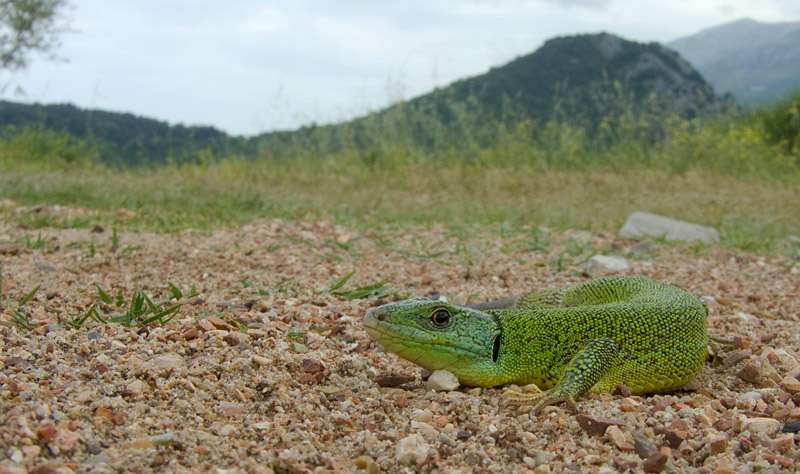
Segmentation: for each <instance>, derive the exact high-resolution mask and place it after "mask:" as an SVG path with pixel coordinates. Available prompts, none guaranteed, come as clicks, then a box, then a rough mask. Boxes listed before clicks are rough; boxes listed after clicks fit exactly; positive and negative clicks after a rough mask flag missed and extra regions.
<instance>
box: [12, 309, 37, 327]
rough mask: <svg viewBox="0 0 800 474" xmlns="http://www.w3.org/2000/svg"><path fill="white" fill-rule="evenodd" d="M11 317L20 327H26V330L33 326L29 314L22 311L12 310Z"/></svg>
mask: <svg viewBox="0 0 800 474" xmlns="http://www.w3.org/2000/svg"><path fill="white" fill-rule="evenodd" d="M11 319H12V320H13V321H14V324H16V325H17V326H18V327H19V328H20V329H25V330H26V331H30V330H31V329H32V328H33V325H32V324H31V321H30V319H28V315H26V314H24V313H20V312H19V311H17V310H15V309H14V310H11Z"/></svg>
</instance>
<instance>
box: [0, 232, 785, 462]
mask: <svg viewBox="0 0 800 474" xmlns="http://www.w3.org/2000/svg"><path fill="white" fill-rule="evenodd" d="M95 231H96V232H92V231H91V230H61V229H43V230H42V231H41V233H40V231H38V230H36V231H31V230H27V229H21V228H18V227H16V226H14V225H13V224H11V223H10V222H8V221H0V261H2V262H3V270H2V275H3V277H4V285H3V292H2V295H3V302H2V304H0V306H2V307H3V308H5V309H4V310H3V312H2V314H1V315H0V334H2V339H1V340H0V354H2V355H0V364H2V367H3V369H2V373H1V374H0V445H2V448H3V450H2V452H0V454H2V460H0V473H3V472H26V470H33V471H34V472H39V473H45V472H55V470H58V471H59V472H73V471H74V472H116V471H132V472H144V471H149V470H159V471H172V472H183V471H188V472H215V470H216V472H272V471H275V472H292V473H303V472H326V470H327V471H338V472H348V471H352V470H354V469H355V468H356V467H359V468H363V469H365V470H367V471H368V472H378V470H379V469H380V470H381V471H386V472H404V471H408V472H412V471H417V470H421V471H427V472H430V471H442V470H446V471H447V472H529V471H534V472H561V471H563V470H565V469H570V470H574V471H576V472H577V471H581V472H591V471H594V472H614V471H616V470H624V469H628V468H633V469H634V470H639V469H643V468H645V469H653V470H655V471H658V470H666V471H669V470H671V469H676V470H681V469H688V470H690V471H691V470H693V469H699V468H702V469H703V470H704V471H705V472H719V473H726V472H730V473H733V472H751V471H758V470H760V469H768V470H775V471H777V470H781V469H785V470H792V469H796V468H797V466H798V463H800V452H798V450H797V442H796V438H795V437H796V436H797V435H796V434H792V433H784V432H781V429H783V428H787V429H791V428H792V427H795V428H796V423H797V422H798V421H800V408H798V406H800V387H799V386H800V381H798V380H797V378H795V377H793V375H797V374H798V372H799V371H800V369H798V360H800V357H799V356H798V353H799V352H800V336H798V333H800V331H798V329H797V327H798V314H800V303H799V302H798V301H799V299H798V296H799V295H800V271H799V268H798V266H797V265H795V266H794V267H792V266H791V265H790V262H788V261H786V260H781V259H768V258H762V257H758V256H753V255H747V254H739V253H734V252H731V251H729V250H722V249H705V250H703V249H700V250H699V251H697V252H693V251H692V250H691V249H688V248H683V249H681V248H675V247H670V246H664V245H661V244H658V243H644V244H642V243H637V242H628V241H622V240H617V239H615V238H614V237H613V236H610V235H593V236H590V235H587V234H586V233H575V234H571V233H567V234H565V235H551V236H549V237H548V238H546V239H543V241H544V243H542V242H543V241H542V240H540V239H537V238H534V237H531V236H527V237H526V236H514V237H508V238H502V237H499V236H498V235H496V234H489V233H486V234H481V235H477V236H472V237H464V236H463V235H461V236H459V235H460V234H454V233H453V232H451V231H450V230H448V229H444V228H441V227H433V228H418V229H415V230H411V231H408V232H407V233H406V234H403V235H397V236H391V234H390V233H388V232H383V233H382V232H377V231H376V232H374V233H371V234H370V235H366V236H356V235H353V234H352V233H351V232H349V231H348V230H347V229H341V228H337V227H335V226H332V225H329V224H325V223H319V224H302V223H282V222H277V221H269V222H260V223H255V224H251V225H247V226H243V227H240V228H235V229H225V230H220V231H218V232H215V233H213V234H211V235H203V234H199V233H190V232H186V233H181V234H173V235H166V234H146V233H128V232H121V233H120V234H119V235H118V236H117V237H116V238H115V237H114V236H113V234H112V232H111V231H110V230H109V229H105V230H104V231H103V232H99V231H100V229H95ZM26 236H27V243H25V242H24V239H25V237H26ZM540 237H541V236H540ZM14 242H18V243H16V244H14ZM19 242H22V243H19ZM115 244H116V245H115ZM112 245H115V247H116V248H112ZM29 247H34V248H29ZM593 249H599V250H601V251H606V252H608V251H611V250H616V251H617V252H618V253H622V254H627V255H628V256H629V257H632V258H631V260H630V261H631V265H632V269H631V270H630V271H628V272H627V273H630V274H636V275H643V276H648V277H653V278H658V279H662V280H665V281H668V282H670V283H673V284H675V285H677V286H679V287H681V288H684V289H686V290H687V291H690V292H693V293H695V294H698V295H701V296H703V297H704V298H705V300H706V301H707V302H708V304H709V307H710V310H711V316H710V330H711V331H712V332H714V333H716V334H720V335H725V336H731V335H737V336H741V337H740V338H737V344H736V345H735V346H734V347H720V346H718V345H713V346H712V354H711V355H710V356H709V362H708V364H707V367H706V369H705V371H704V373H703V374H702V375H701V376H700V377H699V378H698V379H697V383H695V384H694V391H681V392H677V393H674V394H669V395H663V396H659V395H657V396H648V397H636V396H628V397H625V396H622V395H615V396H612V395H591V396H588V397H585V398H583V399H582V400H581V401H580V402H579V405H580V407H581V409H582V415H581V416H577V417H576V416H575V415H573V414H571V413H569V412H567V411H566V410H565V409H564V408H563V407H551V408H547V409H545V410H544V412H543V413H542V414H541V415H540V416H538V417H532V416H530V415H529V414H528V413H527V412H526V410H525V409H520V410H518V409H516V408H513V407H506V406H505V405H503V403H502V400H501V390H496V389H488V390H474V389H467V388H462V389H460V390H458V391H454V392H435V391H432V390H427V389H426V384H425V382H424V381H423V380H421V379H420V370H419V369H418V368H417V367H415V366H413V365H411V364H409V363H406V362H404V361H402V360H399V359H397V358H396V357H395V356H393V355H391V354H387V353H384V352H382V351H381V349H380V347H378V346H377V345H375V344H373V343H370V341H369V339H368V337H367V336H366V334H365V333H364V331H363V330H362V329H361V325H360V320H361V318H362V317H363V314H364V311H365V310H367V309H368V308H370V307H372V306H374V305H375V304H377V303H378V302H379V301H377V300H379V299H380V298H377V297H369V298H366V299H356V300H352V301H350V300H347V299H345V298H343V297H340V296H335V295H332V294H331V293H330V292H328V291H327V290H328V289H329V288H330V285H331V282H335V281H337V280H339V279H341V278H342V277H344V276H345V275H347V274H348V273H350V272H351V271H352V270H356V273H355V274H354V275H353V276H352V278H351V279H350V280H349V281H347V283H345V285H343V286H342V288H341V289H342V290H347V289H353V288H356V287H358V286H365V285H369V284H373V283H375V282H378V281H380V280H382V279H384V278H387V277H388V278H391V282H390V283H388V284H387V285H386V288H387V289H389V290H391V291H394V292H396V293H398V294H399V295H401V296H405V295H409V294H410V295H427V294H431V293H437V292H438V293H442V294H445V295H447V296H448V297H449V298H450V300H451V301H454V302H456V303H460V302H465V301H466V300H467V299H474V300H483V299H489V298H498V297H502V296H507V295H509V294H513V293H519V292H524V291H528V290H530V289H535V288H542V287H553V286H561V285H567V284H574V283H576V282H579V281H581V280H582V279H583V278H584V277H582V276H581V261H582V260H584V259H585V258H586V257H587V256H588V255H590V254H591V252H592V251H593ZM168 283H171V284H173V285H175V287H176V288H177V289H178V290H180V292H181V293H182V294H183V295H184V296H183V298H181V301H183V302H184V304H183V306H182V307H181V308H180V310H179V311H178V312H177V316H176V317H175V319H173V320H172V321H170V322H169V323H168V324H166V325H165V326H163V327H159V326H158V325H150V326H148V327H146V328H129V327H125V326H124V325H122V324H119V323H115V324H107V325H102V324H99V323H97V322H93V321H87V322H85V323H84V325H83V327H82V328H80V329H77V330H76V329H69V328H65V327H63V326H64V324H65V323H66V322H67V321H68V320H72V319H73V318H74V317H76V316H79V315H82V314H84V313H85V312H86V311H87V310H88V309H89V308H90V307H91V305H92V304H97V305H98V306H97V308H98V309H99V312H98V314H100V315H102V316H103V317H106V318H108V317H112V316H114V315H119V314H121V313H124V312H125V310H126V308H127V304H128V303H129V302H130V300H131V297H132V295H133V294H134V291H135V290H136V288H137V287H138V288H140V289H141V290H143V292H144V293H145V294H147V295H149V296H150V297H151V298H152V299H153V300H154V301H156V303H157V304H160V303H161V302H163V301H165V300H167V299H169V298H170V295H171V294H172V293H171V291H170V288H169V285H168ZM37 285H41V286H40V288H39V290H38V291H37V292H36V294H35V295H34V296H33V298H32V299H31V300H30V301H28V302H27V303H26V304H25V305H24V306H22V307H21V308H17V305H18V304H19V302H20V300H22V299H23V298H24V297H25V295H27V294H29V293H30V291H31V290H32V289H33V288H35V287H36V286H37ZM95 285H99V286H100V287H101V288H102V289H103V290H104V291H105V292H106V293H107V294H108V295H109V296H111V297H112V299H114V298H116V295H117V294H118V293H119V292H121V295H122V297H123V300H124V303H125V304H124V305H123V306H122V307H120V308H118V307H116V304H115V303H114V302H112V303H110V304H109V303H104V302H101V301H100V297H99V296H98V290H97V288H96V286H95ZM192 287H194V289H195V290H196V293H197V295H196V296H191V297H189V295H190V293H192ZM173 292H174V291H173ZM6 297H8V302H9V304H8V305H7V304H6ZM383 299H384V300H387V301H388V300H391V299H392V296H391V295H388V296H385V297H383ZM167 306H169V304H167V305H166V306H161V308H165V307H167ZM17 309H18V311H19V313H20V314H24V315H27V316H28V317H29V321H30V324H31V325H32V329H31V330H23V329H21V328H19V327H18V325H17V324H16V323H15V322H14V320H13V316H14V315H15V313H14V310H17ZM242 328H246V332H244V331H243V330H242ZM383 374H406V375H410V376H412V380H411V381H410V382H408V383H406V384H404V385H402V386H400V387H381V386H379V385H378V383H376V382H375V380H374V379H375V377H376V376H378V375H383ZM599 419H608V420H611V421H608V420H606V421H607V422H608V423H610V424H611V427H609V428H608V429H605V427H604V426H602V422H603V420H599ZM592 421H594V422H595V423H594V424H595V425H596V424H597V423H601V429H600V430H599V431H600V435H598V436H593V430H592V429H591V428H589V430H588V431H587V430H586V429H585V426H584V425H586V424H591V422H592ZM793 423H794V424H793ZM595 427H596V426H595ZM604 430H605V432H604V434H603V431H604Z"/></svg>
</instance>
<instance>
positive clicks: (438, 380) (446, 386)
mask: <svg viewBox="0 0 800 474" xmlns="http://www.w3.org/2000/svg"><path fill="white" fill-rule="evenodd" d="M459 385H460V384H459V382H458V378H457V377H456V376H455V375H453V373H452V372H448V371H446V370H436V371H434V372H433V373H432V374H431V376H430V377H429V378H428V381H427V382H426V383H425V386H426V387H427V388H428V390H436V391H437V392H449V391H452V390H455V389H457V388H458V386H459Z"/></svg>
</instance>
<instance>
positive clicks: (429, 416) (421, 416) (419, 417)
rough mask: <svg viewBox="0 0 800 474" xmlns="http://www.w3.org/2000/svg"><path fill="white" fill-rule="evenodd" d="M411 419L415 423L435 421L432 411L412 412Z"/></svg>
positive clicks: (418, 410)
mask: <svg viewBox="0 0 800 474" xmlns="http://www.w3.org/2000/svg"><path fill="white" fill-rule="evenodd" d="M411 419H412V420H414V421H422V422H425V423H430V422H431V420H433V413H431V411H430V410H427V409H426V410H420V409H419V408H418V409H416V410H414V411H413V412H411Z"/></svg>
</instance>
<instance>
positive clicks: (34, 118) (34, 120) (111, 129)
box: [0, 101, 247, 166]
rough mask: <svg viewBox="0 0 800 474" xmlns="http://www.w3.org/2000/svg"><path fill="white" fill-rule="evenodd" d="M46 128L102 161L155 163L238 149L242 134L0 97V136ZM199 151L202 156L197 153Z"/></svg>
mask: <svg viewBox="0 0 800 474" xmlns="http://www.w3.org/2000/svg"><path fill="white" fill-rule="evenodd" d="M28 129H34V130H47V131H53V132H56V133H64V134H67V135H70V136H72V137H74V138H77V139H80V140H85V141H86V142H87V143H88V144H89V145H90V146H91V147H92V148H93V149H94V151H96V152H97V153H98V154H99V155H100V157H101V159H102V160H103V161H104V162H106V163H114V164H119V165H133V166H141V165H159V164H164V163H167V162H168V161H174V162H177V163H180V162H186V161H197V160H198V159H203V158H211V159H215V158H218V157H223V156H229V155H232V154H237V153H243V152H244V151H245V149H246V146H247V145H246V140H245V139H243V138H240V137H229V136H228V135H227V134H226V133H225V132H222V131H220V130H217V129H216V128H214V127H198V126H192V127H186V126H183V125H170V124H168V123H166V122H162V121H159V120H154V119H150V118H145V117H139V116H136V115H133V114H129V113H118V112H108V111H105V110H86V109H81V108H78V107H75V106H74V105H71V104H50V105H42V104H21V103H17V102H9V101H0V137H4V138H5V137H8V136H10V135H13V134H15V133H19V132H21V131H24V130H28ZM201 157H202V158H201Z"/></svg>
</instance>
